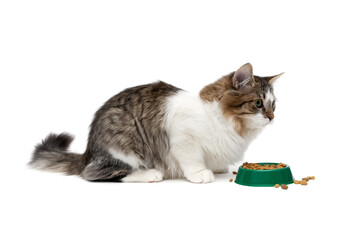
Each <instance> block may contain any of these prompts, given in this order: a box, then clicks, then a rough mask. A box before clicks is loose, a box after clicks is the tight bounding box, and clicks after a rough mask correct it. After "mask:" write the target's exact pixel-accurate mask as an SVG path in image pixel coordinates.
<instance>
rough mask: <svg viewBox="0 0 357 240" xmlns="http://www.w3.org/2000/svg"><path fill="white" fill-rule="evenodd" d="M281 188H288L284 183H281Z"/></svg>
mask: <svg viewBox="0 0 357 240" xmlns="http://www.w3.org/2000/svg"><path fill="white" fill-rule="evenodd" d="M281 188H282V189H285V190H286V189H288V188H289V187H288V186H287V185H285V184H281Z"/></svg>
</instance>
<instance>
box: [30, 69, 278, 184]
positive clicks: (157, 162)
mask: <svg viewBox="0 0 357 240" xmlns="http://www.w3.org/2000/svg"><path fill="white" fill-rule="evenodd" d="M280 75H281V74H279V75H276V76H272V77H258V76H254V75H253V70H252V66H251V64H249V63H247V64H245V65H243V66H242V67H241V68H239V69H238V70H237V71H236V72H232V73H231V74H228V75H226V76H224V77H222V78H221V79H219V80H217V81H216V82H214V83H212V84H210V85H208V86H206V87H204V88H203V89H202V90H201V91H200V94H199V95H194V94H190V93H188V92H186V91H183V90H181V89H179V88H176V87H174V86H172V85H169V84H167V83H164V82H156V83H152V84H147V85H142V86H137V87H133V88H129V89H126V90H124V91H122V92H121V93H119V94H117V95H115V96H114V97H112V98H111V99H109V100H108V101H107V102H106V103H105V104H104V105H103V106H102V107H101V108H100V109H99V110H98V111H97V112H96V114H95V117H94V120H93V122H92V124H91V127H90V133H89V138H88V145H87V149H86V151H85V153H84V154H75V153H69V152H67V148H68V147H69V145H70V143H71V142H72V140H73V137H71V136H70V135H68V134H65V133H62V134H59V135H56V134H50V135H49V136H47V138H46V139H45V140H43V141H42V143H41V144H38V145H37V146H36V148H35V151H34V153H33V157H32V161H31V162H30V163H29V164H30V166H32V167H33V168H37V169H42V170H48V171H54V172H63V173H66V174H69V175H73V174H75V175H80V176H81V177H82V178H84V179H86V180H89V181H121V182H157V181H161V180H163V179H169V178H186V179H188V180H189V181H191V182H194V183H208V182H212V181H214V173H224V172H227V171H228V166H229V165H231V164H233V163H236V162H238V161H240V160H241V159H242V158H243V155H244V152H245V150H246V149H247V146H248V144H249V143H250V142H251V141H252V140H253V139H254V137H255V136H256V135H257V134H258V133H259V132H260V131H261V129H262V128H263V127H264V126H265V125H267V124H268V123H270V122H271V121H272V120H273V118H274V110H275V97H274V93H273V87H272V84H273V82H274V81H275V80H276V79H277V78H278V77H279V76H280Z"/></svg>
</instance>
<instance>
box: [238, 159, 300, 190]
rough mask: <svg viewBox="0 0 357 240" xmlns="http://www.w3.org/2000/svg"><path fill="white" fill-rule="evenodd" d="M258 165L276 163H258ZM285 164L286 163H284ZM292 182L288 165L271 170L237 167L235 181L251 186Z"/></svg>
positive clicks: (269, 185) (267, 185)
mask: <svg viewBox="0 0 357 240" xmlns="http://www.w3.org/2000/svg"><path fill="white" fill-rule="evenodd" d="M259 164H260V165H266V164H275V165H277V164H278V163H267V162H265V163H259ZM285 165H286V164H285ZM293 182H294V177H293V175H292V173H291V170H290V167H289V166H288V165H286V167H285V168H279V169H272V170H253V169H246V168H243V167H242V166H240V167H239V169H238V173H237V176H236V180H235V183H238V184H240V185H244V186H251V187H272V186H274V185H275V184H279V185H280V184H290V183H293Z"/></svg>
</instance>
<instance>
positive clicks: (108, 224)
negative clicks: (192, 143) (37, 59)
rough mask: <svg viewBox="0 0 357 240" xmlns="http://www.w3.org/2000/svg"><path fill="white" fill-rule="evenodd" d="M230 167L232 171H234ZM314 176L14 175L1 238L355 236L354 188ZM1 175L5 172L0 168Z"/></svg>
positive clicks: (7, 186)
mask: <svg viewBox="0 0 357 240" xmlns="http://www.w3.org/2000/svg"><path fill="white" fill-rule="evenodd" d="M234 169H235V168H232V170H234ZM295 170H296V171H294V175H295V178H302V177H305V176H307V175H315V176H316V180H314V181H310V182H309V185H308V186H301V185H294V184H292V185H289V189H288V190H282V189H275V188H272V187H270V188H254V187H245V186H240V185H237V184H235V183H234V182H229V179H230V178H234V175H233V174H232V173H229V174H222V175H216V181H215V182H214V183H211V184H192V183H189V182H187V181H185V180H169V181H163V182H160V183H148V184H144V183H90V182H86V181H84V180H82V179H80V178H78V177H73V176H71V177H68V176H63V175H60V174H52V173H43V172H38V171H35V170H29V169H19V170H17V171H16V175H17V176H18V177H17V178H13V179H12V178H10V177H9V175H10V174H6V175H7V176H8V177H9V178H7V179H4V180H3V183H2V191H1V192H2V194H1V195H2V200H1V205H0V208H1V216H0V219H1V228H2V230H1V232H0V236H3V237H1V239H24V238H27V239H109V238H115V239H121V238H124V237H125V238H127V239H143V238H145V239H204V238H209V239H213V238H215V239H239V238H241V239H252V237H254V239H255V238H266V239H268V238H269V239H270V238H273V237H274V238H275V239H287V238H289V239H326V238H327V237H329V238H331V239H334V238H338V239H352V238H353V237H352V236H356V234H355V232H354V230H353V228H354V226H355V221H354V220H353V219H354V216H355V214H356V206H355V203H356V200H357V199H356V197H355V196H354V195H353V193H355V187H354V186H353V183H351V182H349V181H347V182H345V181H344V179H343V178H342V175H338V174H336V175H334V177H331V176H333V175H331V176H329V174H328V173H327V172H325V173H324V171H315V172H310V171H303V170H300V169H298V168H296V169H295ZM2 172H6V170H5V169H2Z"/></svg>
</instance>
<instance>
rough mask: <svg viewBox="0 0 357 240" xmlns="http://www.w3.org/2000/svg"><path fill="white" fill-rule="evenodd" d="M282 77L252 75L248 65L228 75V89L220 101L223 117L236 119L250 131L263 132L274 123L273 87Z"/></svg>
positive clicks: (250, 67) (251, 69) (250, 66)
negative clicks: (258, 130) (262, 130)
mask: <svg viewBox="0 0 357 240" xmlns="http://www.w3.org/2000/svg"><path fill="white" fill-rule="evenodd" d="M281 75H282V74H279V75H275V76H271V77H258V76H254V75H253V68H252V65H251V64H250V63H247V64H244V65H243V66H242V67H240V68H239V69H238V70H237V71H236V72H235V73H234V74H231V75H230V77H231V79H230V81H231V84H232V85H231V88H230V89H227V90H226V91H225V92H224V93H223V96H222V98H221V100H220V105H221V107H222V109H223V111H224V112H225V114H226V115H227V114H228V115H230V116H232V117H233V118H238V119H240V120H241V121H242V122H243V123H244V127H246V128H249V129H258V128H262V127H264V126H265V125H267V124H268V123H270V122H271V121H273V119H274V111H275V107H276V106H275V102H276V98H275V95H274V89H273V83H274V82H275V80H276V79H278V78H279V77H280V76H281Z"/></svg>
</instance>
